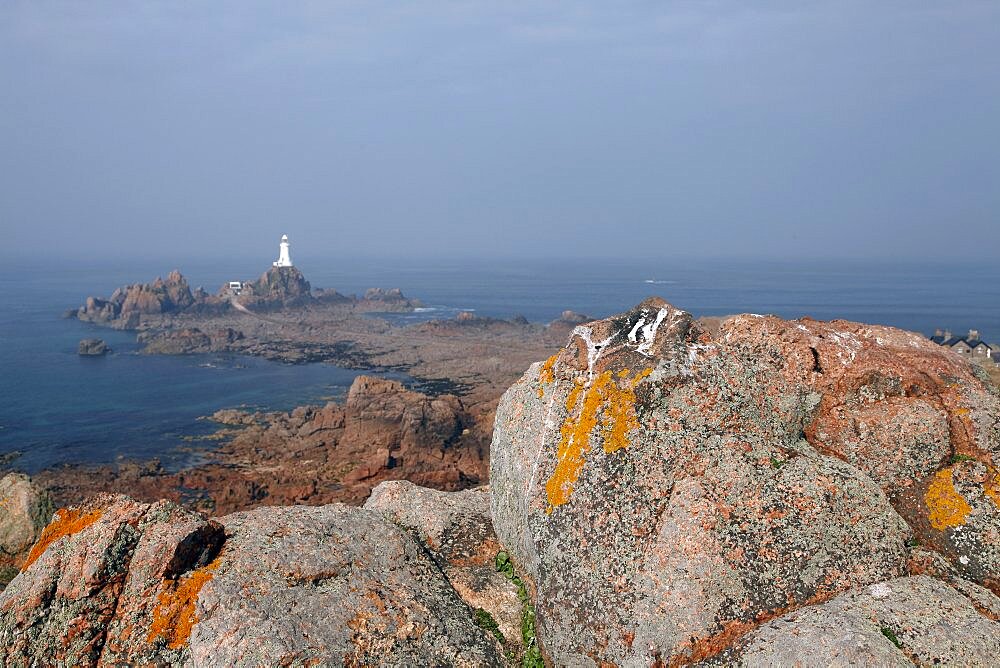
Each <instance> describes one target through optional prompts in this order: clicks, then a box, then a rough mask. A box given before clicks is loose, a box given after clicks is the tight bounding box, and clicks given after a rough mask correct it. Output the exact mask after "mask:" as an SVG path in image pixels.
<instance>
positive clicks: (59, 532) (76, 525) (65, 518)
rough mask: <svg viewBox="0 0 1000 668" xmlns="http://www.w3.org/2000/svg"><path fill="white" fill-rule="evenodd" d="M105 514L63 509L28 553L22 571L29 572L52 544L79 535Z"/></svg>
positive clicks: (94, 511)
mask: <svg viewBox="0 0 1000 668" xmlns="http://www.w3.org/2000/svg"><path fill="white" fill-rule="evenodd" d="M103 514H104V512H103V511H102V510H91V511H89V512H86V513H85V512H83V510H81V509H78V508H63V509H62V510H59V511H57V512H56V518H55V520H53V521H52V523H51V524H49V525H48V526H47V527H45V529H44V530H43V531H42V535H41V536H39V537H38V542H37V543H35V545H34V547H32V548H31V551H30V552H28V558H27V559H25V560H24V565H23V566H22V567H21V571H22V572H23V571H26V570H28V566H31V564H33V563H35V560H36V559H38V557H40V556H42V553H44V552H45V550H47V549H48V547H49V546H50V545H52V543H54V542H56V541H57V540H59V539H60V538H62V537H64V536H72V535H73V534H76V533H79V532H81V531H83V530H84V529H86V528H87V527H89V526H90V525H91V524H93V523H94V522H96V521H97V520H99V519H101V515H103Z"/></svg>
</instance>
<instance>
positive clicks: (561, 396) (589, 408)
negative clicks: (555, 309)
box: [490, 299, 1000, 665]
mask: <svg viewBox="0 0 1000 668" xmlns="http://www.w3.org/2000/svg"><path fill="white" fill-rule="evenodd" d="M709 330H711V331H709ZM998 409H1000V405H998V403H997V397H996V395H994V394H992V393H990V392H989V391H988V390H987V389H986V387H985V386H984V385H983V383H982V382H981V381H980V380H979V379H978V377H977V376H976V375H975V372H974V371H973V370H972V369H971V368H970V367H969V365H968V363H966V362H965V361H963V360H961V359H960V358H958V357H957V356H955V355H953V354H950V353H947V352H945V351H942V350H941V349H940V348H939V347H937V346H935V345H934V344H932V343H930V342H928V341H926V339H923V338H922V337H920V336H919V335H916V334H909V333H906V332H901V331H899V330H895V329H892V328H888V327H870V326H866V325H858V324H855V323H846V322H839V321H838V322H831V323H820V322H816V321H811V320H802V321H798V322H786V321H783V320H780V319H778V318H773V317H760V316H749V315H745V316H736V317H734V318H729V319H726V320H724V321H721V322H718V323H715V325H714V326H713V327H711V328H709V327H702V326H699V324H697V323H695V322H694V321H693V319H692V318H691V316H690V315H689V314H687V313H685V312H683V311H680V310H678V309H676V308H674V307H673V306H671V305H670V304H667V303H666V302H664V301H662V300H659V299H651V300H647V301H646V302H643V303H642V304H640V305H639V306H638V307H636V308H635V309H633V310H632V311H629V312H628V313H624V314H622V315H619V316H615V317H612V318H608V319H606V320H601V321H597V322H592V323H589V324H586V325H579V326H577V327H576V328H575V329H574V330H573V332H572V334H571V337H570V341H569V343H568V345H567V346H566V347H565V348H564V349H563V350H562V351H560V352H559V353H558V354H557V355H555V356H553V357H552V358H550V359H549V360H547V361H546V362H544V363H540V364H536V365H534V366H532V367H531V368H530V369H529V370H528V372H527V373H526V374H525V375H524V376H523V377H522V378H521V380H520V381H519V382H518V383H516V384H515V385H514V386H513V387H512V388H511V389H510V390H509V391H508V392H507V393H506V394H505V395H504V397H503V399H502V400H501V403H500V406H499V408H498V409H497V420H496V427H495V432H494V438H493V445H492V449H491V453H490V457H491V462H490V482H491V493H492V510H493V517H494V525H495V527H496V531H497V535H498V536H499V537H500V539H501V541H502V542H503V543H504V545H505V546H506V547H507V548H508V549H509V550H510V551H511V553H512V555H513V556H514V557H515V560H516V561H517V562H518V564H519V566H520V568H521V569H523V571H524V572H525V573H526V574H527V576H528V577H529V579H530V580H531V582H532V583H533V585H534V590H535V591H534V594H535V596H534V597H535V602H536V607H537V613H538V626H539V642H540V645H541V646H542V649H543V651H545V652H546V653H547V655H548V658H549V659H550V660H551V661H552V662H553V663H554V664H556V665H565V664H572V665H595V664H602V663H604V662H607V663H614V664H618V665H633V664H642V665H644V664H649V663H654V662H656V661H663V662H667V663H678V662H680V663H684V662H693V661H698V660H701V659H705V658H708V657H711V656H713V655H715V654H717V653H718V652H719V651H720V650H722V649H724V648H726V647H728V646H730V645H731V644H732V643H733V642H734V641H736V640H737V639H738V638H739V637H741V636H742V635H743V634H745V633H747V632H748V631H750V630H752V629H754V628H756V627H757V626H758V625H760V624H761V623H762V622H765V621H767V620H768V619H771V618H775V617H779V616H781V615H784V614H786V613H787V612H789V611H791V610H795V609H797V608H799V607H801V606H803V605H809V604H810V603H814V602H821V601H824V600H826V599H829V598H830V597H831V596H834V595H836V594H838V593H840V592H843V591H846V590H849V589H851V588H855V587H859V586H866V585H869V584H874V583H877V582H880V581H885V580H889V579H892V578H895V577H898V576H902V575H906V574H907V572H908V558H909V556H908V555H909V547H908V543H910V542H911V541H912V540H913V538H914V534H916V537H917V539H919V540H920V542H927V543H930V544H932V545H934V546H936V547H938V548H940V550H941V552H942V554H943V555H944V557H945V558H947V559H949V560H951V562H952V563H953V564H954V566H955V568H956V569H957V572H959V573H961V574H963V575H965V576H966V577H970V578H973V579H975V580H977V581H978V582H980V583H982V584H985V585H987V586H990V587H995V586H996V580H995V578H996V574H997V572H998V565H1000V562H998V560H997V558H996V553H995V550H996V548H997V546H998V543H997V541H995V540H994V541H993V543H992V545H991V544H990V541H989V538H988V536H990V535H993V536H996V535H997V534H996V532H995V530H994V527H995V526H996V525H995V522H996V521H997V513H998V509H997V505H996V503H995V501H996V499H995V498H994V497H992V496H990V491H989V490H991V489H992V487H991V486H990V485H992V484H993V483H992V482H991V481H992V480H994V478H993V477H991V476H995V475H996V468H995V466H996V457H997V455H998V453H1000V450H998V448H1000V442H998V430H997V426H996V420H997V416H1000V410H998ZM955 454H961V455H963V456H965V457H970V458H972V460H973V461H974V463H969V462H965V463H960V464H957V465H955V466H957V467H960V468H961V467H964V468H962V471H964V470H965V469H966V468H967V469H969V471H970V473H969V475H968V476H966V477H964V478H963V477H962V475H960V474H959V473H951V471H952V466H951V464H950V462H951V458H952V457H953V456H954V455H955ZM976 467H978V468H976ZM973 468H975V471H972V469H973ZM963 475H964V474H963ZM944 477H947V478H948V480H947V481H941V482H939V483H938V488H940V489H939V493H940V495H941V496H942V497H943V499H938V498H937V497H936V496H935V493H934V492H931V493H929V494H928V493H927V492H925V491H924V490H927V489H929V488H930V487H933V485H934V484H935V481H936V480H940V479H941V478H944ZM966 480H967V481H968V482H967V483H966V482H965V481H966ZM953 482H954V484H952V483H953ZM945 483H947V484H945ZM962 485H966V487H962ZM938 488H934V489H938ZM958 497H960V498H962V499H964V503H966V504H967V505H968V506H969V510H968V511H966V509H965V507H964V506H963V505H962V503H963V502H960V501H959V498H958ZM966 497H968V498H966ZM904 517H905V518H906V520H909V524H908V523H907V521H904ZM942 517H945V518H947V519H945V520H941V518H942ZM935 518H938V519H937V520H935ZM935 521H937V522H938V527H941V525H942V524H946V525H949V526H950V527H959V526H960V527H961V529H960V530H959V531H958V532H957V533H951V534H950V533H947V527H943V528H937V527H935V526H934V523H935ZM991 532H992V533H991ZM960 541H965V542H964V543H960ZM911 544H912V543H911ZM973 555H975V556H974V557H973ZM962 557H965V560H964V561H963V559H962ZM973 558H975V559H976V561H975V562H973Z"/></svg>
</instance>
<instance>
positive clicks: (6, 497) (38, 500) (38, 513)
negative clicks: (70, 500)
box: [0, 473, 53, 587]
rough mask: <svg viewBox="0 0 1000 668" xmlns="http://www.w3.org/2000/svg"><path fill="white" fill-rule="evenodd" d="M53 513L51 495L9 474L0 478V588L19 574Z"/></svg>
mask: <svg viewBox="0 0 1000 668" xmlns="http://www.w3.org/2000/svg"><path fill="white" fill-rule="evenodd" d="M52 510H53V508H52V503H51V502H50V501H49V497H48V495H47V494H46V493H45V492H44V491H43V490H41V489H39V488H38V487H37V486H36V485H35V484H34V483H32V482H31V478H29V477H28V476H26V475H24V474H23V473H8V474H7V475H5V476H4V477H3V478H0V587H2V586H4V585H6V584H7V582H9V581H10V580H11V578H13V577H14V575H15V574H16V573H17V571H18V569H19V568H20V567H21V564H22V563H23V562H24V559H25V557H27V555H28V550H30V549H31V546H32V545H34V543H35V541H36V540H37V539H38V536H39V535H40V534H41V533H42V529H43V528H44V527H45V525H46V524H48V522H49V519H50V518H51V517H52Z"/></svg>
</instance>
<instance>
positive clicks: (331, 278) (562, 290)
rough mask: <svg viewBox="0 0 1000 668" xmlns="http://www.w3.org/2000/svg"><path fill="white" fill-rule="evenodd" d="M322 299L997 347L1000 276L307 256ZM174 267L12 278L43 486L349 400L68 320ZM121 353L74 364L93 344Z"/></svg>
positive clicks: (9, 373) (29, 450)
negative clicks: (376, 290) (407, 299)
mask: <svg viewBox="0 0 1000 668" xmlns="http://www.w3.org/2000/svg"><path fill="white" fill-rule="evenodd" d="M296 259H297V261H298V266H299V267H300V269H302V271H303V272H304V273H305V275H306V277H307V278H308V279H309V280H310V281H311V282H312V284H313V286H314V287H332V288H337V289H338V290H340V291H341V292H345V293H352V292H358V293H360V292H363V291H364V290H365V289H366V288H368V287H373V286H379V287H400V288H402V289H403V291H404V293H406V294H407V295H408V296H412V297H417V298H419V299H421V300H423V301H424V302H425V304H426V305H427V307H428V309H429V310H427V311H423V312H421V313H420V314H415V315H414V316H411V317H408V318H401V320H410V319H414V320H415V319H426V318H429V317H434V316H442V315H443V316H450V315H453V314H454V313H455V312H457V311H458V310H459V309H469V310H475V311H476V312H477V313H479V314H481V315H489V316H496V317H510V316H512V315H516V314H521V315H524V316H525V317H527V318H528V319H529V320H532V321H537V322H546V321H549V320H552V319H553V318H555V317H557V316H558V315H559V313H560V312H561V311H563V310H564V309H572V310H575V311H580V312H583V313H587V314H589V315H592V316H595V317H601V316H606V315H609V314H612V313H616V312H619V311H622V310H624V309H626V308H628V307H630V306H632V305H633V304H635V303H637V302H639V301H641V300H642V299H643V298H645V297H647V296H650V295H660V296H662V297H664V298H666V299H667V300H668V301H670V302H672V303H673V304H675V305H676V306H679V307H681V308H684V309H687V310H689V311H691V312H693V313H695V314H696V315H724V314H729V313H737V312H744V311H750V312H755V313H775V314H778V315H781V316H784V317H801V316H804V315H809V316H812V317H814V318H819V319H829V318H847V319H850V320H860V321H865V322H872V323H881V324H887V325H894V326H897V327H903V328H905V329H910V330H916V331H920V332H923V333H925V334H926V333H930V332H931V331H932V330H933V329H934V328H935V327H938V326H940V327H948V328H950V329H952V331H955V332H964V331H965V330H967V329H969V328H972V327H975V328H978V329H979V330H980V332H981V333H982V335H983V337H984V338H985V339H986V340H987V341H990V342H993V341H998V342H1000V269H998V268H997V267H996V266H991V265H974V266H949V265H927V264H921V265H917V264H901V263H892V264H884V263H874V262H870V263H862V262H858V263H846V264H845V263H824V262H796V263H791V262H787V263H761V262H758V263H754V262H732V261H721V260H719V261H700V262H695V261H690V260H686V261H682V262H679V261H674V260H671V261H666V260H665V261H661V262H654V261H641V262H638V261H637V262H627V263H626V262H613V261H611V262H609V261H604V260H601V261H582V260H581V261H577V262H570V261H541V260H539V261H530V262H528V261H523V262H480V263H471V262H457V261H456V262H434V263H420V262H417V261H409V262H399V261H381V262H380V261H372V260H364V261H362V260H358V259H354V260H339V261H333V260H318V259H312V258H307V257H297V258H296ZM266 267H267V262H253V261H236V260H228V261H226V262H224V263H211V264H208V263H205V262H186V263H178V267H177V268H179V269H181V271H182V272H183V273H184V274H185V276H187V278H188V280H189V282H191V284H192V286H195V285H204V286H205V288H206V289H208V290H210V291H214V290H215V289H216V288H217V287H218V286H219V285H221V284H222V283H223V282H224V281H226V280H230V279H235V278H251V277H255V276H256V275H257V274H259V273H261V272H262V271H263V270H264V269H266ZM173 268H174V266H173V265H171V264H170V263H165V264H164V263H155V262H147V263H137V262H121V263H119V262H115V263H114V266H113V267H108V266H96V265H92V264H91V265H88V264H83V263H79V264H74V263H52V264H51V266H44V265H43V266H38V265H32V266H16V265H6V266H4V267H2V268H0V453H6V452H12V451H19V452H21V453H23V454H22V455H21V456H20V457H19V458H18V459H16V460H14V461H13V462H12V463H11V464H10V466H12V467H15V468H19V469H23V470H27V471H29V472H30V471H35V470H37V469H39V468H43V467H46V466H51V465H54V464H60V463H67V462H109V461H113V460H115V459H116V458H119V457H127V458H139V459H142V458H149V457H160V458H161V459H162V460H163V461H164V462H165V464H167V465H168V466H179V465H183V464H184V463H185V462H186V461H188V460H189V458H190V456H191V455H190V454H189V453H188V451H187V449H186V448H185V447H184V446H185V445H186V441H185V437H186V436H187V437H190V436H199V435H203V434H206V433H208V432H210V431H212V425H211V424H210V423H207V422H205V421H202V420H198V418H199V417H200V416H204V415H209V414H211V413H212V412H214V411H216V410H218V409H220V408H226V407H237V406H253V407H261V408H268V409H282V410H287V409H289V408H291V407H293V406H296V405H299V404H304V403H317V402H322V401H324V400H326V399H328V398H330V397H337V396H341V395H342V394H343V392H344V391H345V389H346V388H347V387H348V386H349V385H350V383H351V381H352V380H353V378H354V376H355V375H356V373H357V372H355V371H348V370H344V369H339V368H336V367H332V366H329V365H320V364H313V365H303V366H289V365H283V364H278V363H274V362H267V361H264V360H258V359H252V358H245V357H238V356H226V355H192V356H185V357H158V356H143V355H137V354H134V352H135V350H136V345H135V336H134V334H130V333H127V332H116V331H113V330H109V329H104V328H98V327H95V326H93V325H88V324H85V323H80V322H78V321H75V320H63V319H61V318H60V314H61V313H62V312H63V311H64V310H65V309H67V308H71V307H75V306H77V305H79V304H80V303H82V301H83V299H84V298H85V297H86V296H87V295H90V294H94V295H108V294H110V293H111V292H112V291H113V290H114V288H115V287H117V286H118V285H122V284H125V283H130V282H135V281H148V280H151V279H152V278H154V277H155V276H156V275H166V273H167V272H168V271H170V269H173ZM89 336H97V337H100V338H103V339H105V340H106V341H108V343H109V344H110V345H111V347H112V348H113V349H114V351H115V353H114V354H112V355H110V356H108V357H105V358H100V359H83V358H80V357H78V356H77V355H76V345H77V343H78V341H79V340H80V339H81V338H85V337H89Z"/></svg>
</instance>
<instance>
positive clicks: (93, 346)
mask: <svg viewBox="0 0 1000 668" xmlns="http://www.w3.org/2000/svg"><path fill="white" fill-rule="evenodd" d="M109 352H111V348H109V347H108V344H107V343H105V342H104V340H103V339H83V340H82V341H80V345H78V346H77V348H76V353H77V354H78V355H80V356H82V357H101V356H102V355H107V354H108V353H109Z"/></svg>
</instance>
